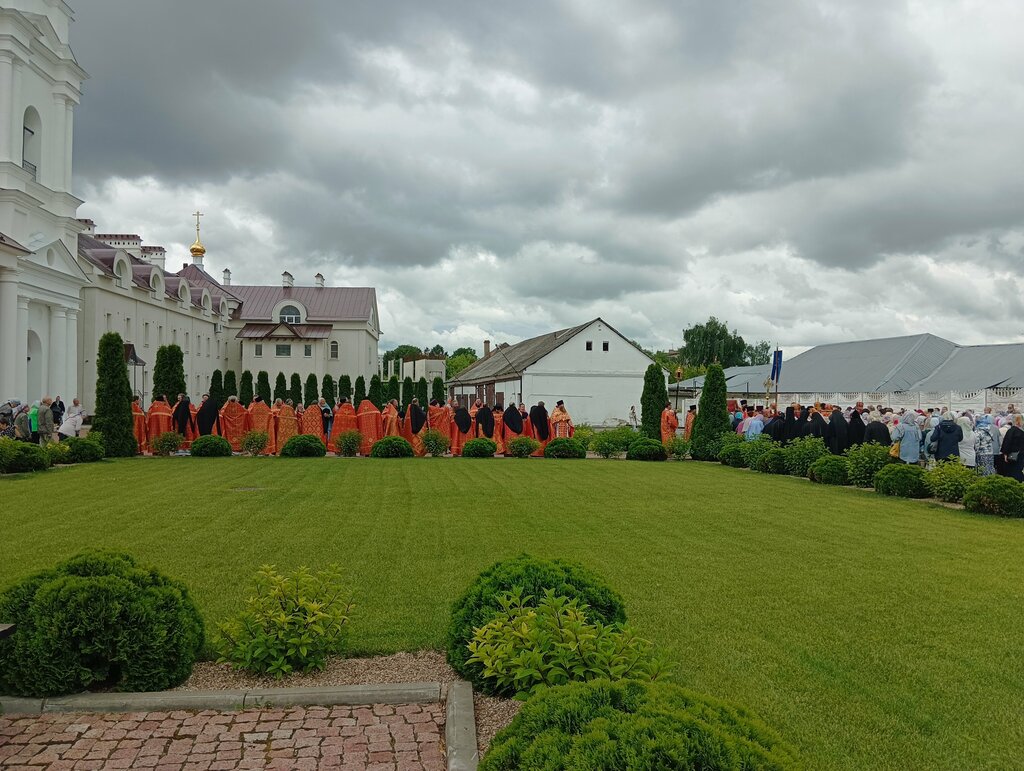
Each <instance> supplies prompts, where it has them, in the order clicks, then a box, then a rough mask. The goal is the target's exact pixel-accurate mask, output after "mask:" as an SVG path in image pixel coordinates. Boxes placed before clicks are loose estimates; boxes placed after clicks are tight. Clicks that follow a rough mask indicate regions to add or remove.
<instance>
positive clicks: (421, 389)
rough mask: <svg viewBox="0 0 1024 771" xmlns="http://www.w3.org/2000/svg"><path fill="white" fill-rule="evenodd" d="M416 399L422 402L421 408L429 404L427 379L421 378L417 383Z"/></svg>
mask: <svg viewBox="0 0 1024 771" xmlns="http://www.w3.org/2000/svg"><path fill="white" fill-rule="evenodd" d="M416 398H417V399H419V400H420V407H425V406H426V404H427V379H426V378H425V377H421V378H420V379H419V380H417V381H416Z"/></svg>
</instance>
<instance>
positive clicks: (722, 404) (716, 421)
mask: <svg viewBox="0 0 1024 771" xmlns="http://www.w3.org/2000/svg"><path fill="white" fill-rule="evenodd" d="M731 425H732V421H731V420H730V419H729V409H728V407H727V406H726V401H725V372H724V371H723V370H722V367H721V366H720V365H718V364H711V365H710V366H708V371H707V373H706V374H705V375H704V387H703V388H702V389H701V392H700V403H699V405H698V407H697V417H696V418H694V421H693V434H692V435H691V437H690V438H691V440H692V442H693V446H692V447H691V448H690V454H691V455H692V456H693V458H694V460H718V451H719V450H720V449H721V445H722V434H723V433H725V432H727V431H729V427H730V426H731Z"/></svg>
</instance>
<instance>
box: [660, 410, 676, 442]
mask: <svg viewBox="0 0 1024 771" xmlns="http://www.w3.org/2000/svg"><path fill="white" fill-rule="evenodd" d="M677 428H679V417H678V416H677V415H676V411H675V410H674V409H672V405H671V404H669V403H666V404H665V409H663V410H662V411H661V443H662V444H666V445H667V444H668V443H669V442H671V441H672V440H673V439H675V438H676V429H677Z"/></svg>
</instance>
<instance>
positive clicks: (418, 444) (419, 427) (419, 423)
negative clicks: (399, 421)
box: [405, 399, 427, 458]
mask: <svg viewBox="0 0 1024 771" xmlns="http://www.w3.org/2000/svg"><path fill="white" fill-rule="evenodd" d="M405 425H406V428H407V429H408V432H409V444H411V445H412V449H413V452H414V453H416V457H417V458H422V457H423V456H424V455H426V454H427V448H426V447H424V446H423V432H424V431H426V430H427V413H426V411H425V410H424V409H423V408H422V407H420V400H419V399H413V400H412V404H410V405H409V409H407V410H406V411H405Z"/></svg>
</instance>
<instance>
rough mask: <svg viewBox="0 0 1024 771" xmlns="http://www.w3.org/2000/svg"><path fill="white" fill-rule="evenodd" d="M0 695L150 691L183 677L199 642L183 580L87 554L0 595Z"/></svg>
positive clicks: (118, 557)
mask: <svg viewBox="0 0 1024 771" xmlns="http://www.w3.org/2000/svg"><path fill="white" fill-rule="evenodd" d="M0 618H2V619H3V620H4V621H7V622H11V623H13V624H15V625H16V629H15V632H14V634H13V635H11V636H10V637H9V638H7V639H6V640H0V693H11V694H18V695H22V696H36V697H40V696H56V695H60V694H67V693H77V692H79V691H83V690H86V689H95V688H98V687H103V688H113V689H115V690H123V691H157V690H162V689H165V688H173V687H174V686H176V685H178V684H180V683H181V682H183V681H184V680H185V679H186V678H187V677H188V676H189V673H190V672H191V671H192V665H193V663H194V662H195V660H196V657H197V656H198V655H199V652H200V650H201V648H202V646H203V621H202V618H201V617H200V615H199V610H198V608H197V607H196V605H195V603H194V602H193V601H192V598H191V597H190V596H189V593H188V590H187V589H186V588H185V585H184V584H182V583H181V582H179V581H176V580H174V579H171V578H168V577H166V576H164V575H162V574H161V573H159V572H157V570H156V569H155V568H152V567H150V566H148V565H140V564H138V563H136V562H135V560H134V559H132V558H131V557H130V556H128V555H127V554H120V553H117V552H112V551H89V552H85V553H83V554H79V555H77V556H75V557H72V558H71V559H69V560H67V561H66V562H62V563H60V564H59V565H57V566H56V567H55V568H53V569H52V570H44V571H42V572H40V573H36V574H34V575H31V576H29V577H28V578H25V579H24V580H22V581H20V582H18V583H16V584H14V585H13V586H11V587H9V588H8V589H7V590H6V591H4V592H3V594H0Z"/></svg>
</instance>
